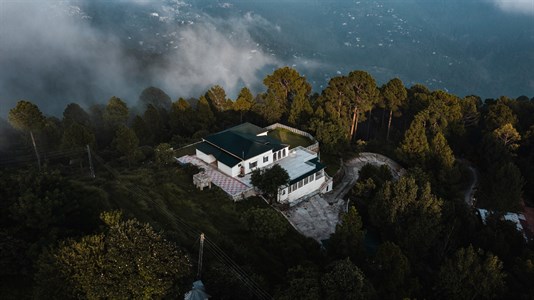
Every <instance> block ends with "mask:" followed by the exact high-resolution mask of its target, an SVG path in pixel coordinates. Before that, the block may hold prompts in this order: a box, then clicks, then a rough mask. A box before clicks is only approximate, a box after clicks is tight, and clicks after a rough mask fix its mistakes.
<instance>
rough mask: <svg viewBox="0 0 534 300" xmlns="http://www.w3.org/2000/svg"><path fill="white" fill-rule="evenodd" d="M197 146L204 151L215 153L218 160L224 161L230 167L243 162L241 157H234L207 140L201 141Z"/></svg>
mask: <svg viewBox="0 0 534 300" xmlns="http://www.w3.org/2000/svg"><path fill="white" fill-rule="evenodd" d="M196 147H197V149H198V150H200V151H202V152H203V153H206V154H211V155H213V156H214V157H215V159H217V160H218V161H220V162H222V163H223V164H225V165H227V166H229V167H233V166H235V165H237V164H238V163H239V162H241V160H240V159H239V158H237V157H234V156H232V155H231V154H229V153H226V152H224V151H222V150H220V149H218V148H217V147H215V146H213V145H211V144H209V143H207V142H202V143H199V144H197V145H196Z"/></svg>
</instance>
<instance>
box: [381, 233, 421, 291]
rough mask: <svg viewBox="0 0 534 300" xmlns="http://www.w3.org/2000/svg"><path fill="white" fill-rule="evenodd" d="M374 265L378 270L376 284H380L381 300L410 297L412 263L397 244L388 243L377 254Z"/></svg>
mask: <svg viewBox="0 0 534 300" xmlns="http://www.w3.org/2000/svg"><path fill="white" fill-rule="evenodd" d="M374 264H375V266H376V268H377V279H376V282H380V287H381V288H380V289H379V290H378V293H379V295H380V298H381V299H398V298H407V297H410V292H411V288H414V287H413V286H410V285H411V284H412V283H411V282H409V281H410V262H409V260H408V258H407V257H406V256H405V255H404V253H402V250H401V249H400V248H399V246H397V245H396V244H395V243H392V242H389V241H386V242H384V243H383V244H382V245H380V247H378V250H377V252H376V255H375V258H374Z"/></svg>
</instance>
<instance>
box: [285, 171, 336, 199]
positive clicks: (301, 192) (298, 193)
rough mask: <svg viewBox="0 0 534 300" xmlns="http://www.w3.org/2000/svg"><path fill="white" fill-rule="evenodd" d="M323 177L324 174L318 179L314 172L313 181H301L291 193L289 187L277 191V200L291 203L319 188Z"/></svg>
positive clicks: (323, 179) (323, 180)
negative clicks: (300, 184)
mask: <svg viewBox="0 0 534 300" xmlns="http://www.w3.org/2000/svg"><path fill="white" fill-rule="evenodd" d="M323 172H324V170H323ZM325 178H326V176H324V175H323V176H322V177H320V178H319V179H315V174H314V180H313V181H311V182H310V181H308V183H307V184H304V183H302V187H300V188H297V189H296V190H294V191H292V192H291V193H289V190H290V187H286V188H283V189H280V191H279V193H278V201H279V202H282V203H289V204H290V205H291V204H292V203H293V202H294V201H295V200H297V199H299V198H301V197H303V196H306V195H308V194H310V193H313V192H315V191H317V190H319V189H320V188H321V185H322V184H323V183H324V182H325ZM297 187H298V183H297ZM330 189H331V187H330Z"/></svg>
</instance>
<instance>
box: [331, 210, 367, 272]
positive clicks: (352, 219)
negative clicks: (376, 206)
mask: <svg viewBox="0 0 534 300" xmlns="http://www.w3.org/2000/svg"><path fill="white" fill-rule="evenodd" d="M362 227H363V224H362V219H361V218H360V215H359V214H358V211H357V210H356V208H355V207H354V206H352V207H351V208H350V209H349V211H348V212H347V213H346V214H345V215H343V218H342V219H341V222H340V223H338V224H337V225H336V231H335V232H334V234H332V235H331V236H330V240H329V242H328V245H329V247H328V252H329V253H331V254H332V255H334V257H337V258H345V257H350V259H351V260H352V261H354V262H357V261H361V260H362V259H361V258H362V256H363V253H364V252H363V250H364V248H363V239H364V236H365V231H364V230H363V228H362Z"/></svg>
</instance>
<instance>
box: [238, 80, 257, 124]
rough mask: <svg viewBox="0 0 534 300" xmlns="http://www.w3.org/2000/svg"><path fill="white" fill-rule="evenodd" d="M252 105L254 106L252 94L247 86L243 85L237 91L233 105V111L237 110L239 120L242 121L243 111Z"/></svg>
mask: <svg viewBox="0 0 534 300" xmlns="http://www.w3.org/2000/svg"><path fill="white" fill-rule="evenodd" d="M252 106H254V96H252V93H251V92H250V90H249V89H248V88H247V87H244V88H242V89H241V91H240V92H239V95H238V96H237V99H236V100H235V102H234V107H233V108H234V110H235V111H238V112H239V115H240V122H243V113H244V112H247V111H249V110H250V109H251V108H252Z"/></svg>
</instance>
